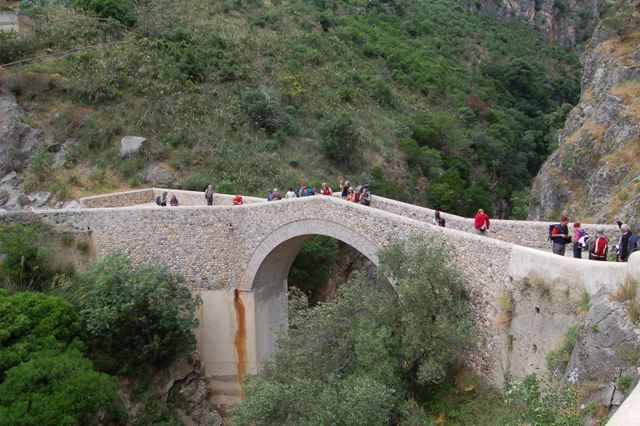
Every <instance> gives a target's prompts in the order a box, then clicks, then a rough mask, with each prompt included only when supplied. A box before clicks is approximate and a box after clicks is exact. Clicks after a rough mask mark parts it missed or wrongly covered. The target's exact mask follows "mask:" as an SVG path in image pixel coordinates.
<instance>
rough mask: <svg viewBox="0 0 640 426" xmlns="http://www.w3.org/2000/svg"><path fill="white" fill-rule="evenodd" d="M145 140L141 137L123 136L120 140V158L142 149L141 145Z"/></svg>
mask: <svg viewBox="0 0 640 426" xmlns="http://www.w3.org/2000/svg"><path fill="white" fill-rule="evenodd" d="M146 140H147V138H144V137H142V136H125V137H123V138H122V139H121V140H120V156H121V157H126V156H127V155H131V154H136V153H138V152H140V150H141V149H142V144H144V142H145V141H146Z"/></svg>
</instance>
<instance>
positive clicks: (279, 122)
mask: <svg viewBox="0 0 640 426" xmlns="http://www.w3.org/2000/svg"><path fill="white" fill-rule="evenodd" d="M242 108H243V109H244V111H245V112H246V113H247V115H248V116H249V117H250V118H251V121H252V122H253V124H255V125H256V126H257V127H259V128H261V129H264V130H265V132H267V133H268V134H270V135H272V134H274V133H275V132H276V131H277V130H278V129H284V128H285V127H286V123H287V119H288V117H287V116H286V115H285V113H284V112H283V111H282V109H281V107H280V105H279V104H278V102H277V101H276V100H275V99H274V98H273V96H271V95H269V94H268V93H266V92H264V91H249V92H247V93H245V95H244V97H243V99H242Z"/></svg>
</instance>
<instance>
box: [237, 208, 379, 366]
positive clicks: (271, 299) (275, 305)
mask: <svg viewBox="0 0 640 426" xmlns="http://www.w3.org/2000/svg"><path fill="white" fill-rule="evenodd" d="M316 235H324V236H327V237H331V238H335V239H336V240H339V241H342V242H343V243H346V244H348V245H350V246H351V247H353V248H354V249H356V250H358V251H359V252H360V253H362V254H363V255H364V256H365V257H367V259H369V260H370V261H371V262H372V263H373V264H374V265H376V266H378V263H379V260H378V255H377V252H378V250H379V247H377V246H376V245H375V244H374V243H372V242H371V241H370V240H369V239H368V238H367V237H366V236H365V235H364V234H362V233H360V232H358V231H357V230H354V229H350V228H348V227H345V226H344V225H340V224H337V223H335V222H331V221H328V220H323V219H301V220H297V221H294V222H290V223H287V224H286V225H284V226H282V227H280V228H278V229H276V230H275V231H273V232H272V233H271V234H269V236H267V237H266V238H265V239H264V240H263V241H262V242H261V243H260V245H259V246H258V247H257V249H256V250H255V251H254V253H253V255H252V256H251V259H250V260H249V263H248V264H247V267H246V269H245V271H244V273H243V275H242V277H241V279H240V281H239V283H238V288H237V289H238V290H240V291H245V292H251V293H252V294H253V305H254V313H253V319H254V321H255V324H254V331H255V346H253V345H251V346H253V347H254V348H255V358H254V357H250V358H252V359H254V360H255V362H256V365H255V368H254V370H255V372H258V371H259V368H260V365H261V364H262V362H263V361H264V360H266V359H268V358H270V357H271V356H272V355H273V351H274V349H275V335H276V333H277V332H278V331H279V330H282V329H285V328H286V327H287V309H286V295H287V277H288V275H289V271H290V269H291V266H292V265H293V261H294V260H295V258H296V255H297V254H298V253H299V252H300V250H301V249H302V247H303V246H304V245H305V244H306V243H307V242H308V241H309V240H311V239H312V238H313V237H315V236H316Z"/></svg>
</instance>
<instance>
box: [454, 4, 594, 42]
mask: <svg viewBox="0 0 640 426" xmlns="http://www.w3.org/2000/svg"><path fill="white" fill-rule="evenodd" d="M464 3H465V5H466V6H467V8H469V10H471V11H474V12H479V13H483V14H485V15H489V16H493V17H495V18H497V19H499V20H501V21H503V22H513V21H514V20H521V21H524V22H527V23H528V24H530V25H531V26H533V27H534V28H535V29H537V30H538V31H540V32H541V33H543V34H545V35H546V36H547V37H548V38H549V40H550V41H552V42H554V43H556V44H558V45H560V46H563V47H573V46H575V45H576V44H577V43H580V42H583V41H585V40H586V39H587V38H588V37H589V35H590V33H591V31H592V29H593V23H594V22H595V20H596V19H597V16H598V10H597V9H598V3H597V0H584V1H582V0H464Z"/></svg>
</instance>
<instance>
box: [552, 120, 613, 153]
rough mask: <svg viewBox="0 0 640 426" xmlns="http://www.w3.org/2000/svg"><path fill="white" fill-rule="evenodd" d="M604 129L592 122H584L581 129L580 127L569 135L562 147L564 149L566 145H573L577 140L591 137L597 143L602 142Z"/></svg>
mask: <svg viewBox="0 0 640 426" xmlns="http://www.w3.org/2000/svg"><path fill="white" fill-rule="evenodd" d="M605 130H606V129H605V128H604V127H603V126H601V125H599V124H596V123H594V122H593V120H590V119H589V120H587V121H585V122H584V124H583V125H582V127H580V128H579V129H578V130H576V131H575V132H573V133H571V135H569V137H568V138H567V139H566V140H565V142H564V144H563V146H564V147H565V148H566V147H567V146H568V145H575V143H576V142H577V141H578V139H581V138H584V137H587V136H591V137H592V138H593V139H594V140H596V141H597V142H602V141H603V140H604V132H605Z"/></svg>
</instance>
